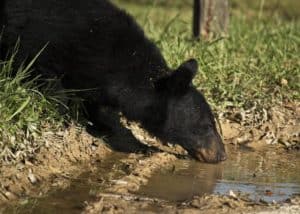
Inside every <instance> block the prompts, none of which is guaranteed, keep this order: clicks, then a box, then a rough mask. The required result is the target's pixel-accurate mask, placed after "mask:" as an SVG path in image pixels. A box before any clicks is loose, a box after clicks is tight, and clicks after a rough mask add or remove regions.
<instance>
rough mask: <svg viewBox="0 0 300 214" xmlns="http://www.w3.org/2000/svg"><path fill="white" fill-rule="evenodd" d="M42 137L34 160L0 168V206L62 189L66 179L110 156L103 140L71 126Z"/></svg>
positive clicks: (66, 182) (67, 180) (65, 184)
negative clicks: (44, 140)
mask: <svg viewBox="0 0 300 214" xmlns="http://www.w3.org/2000/svg"><path fill="white" fill-rule="evenodd" d="M44 137H45V139H46V142H47V145H46V146H45V147H42V148H41V150H40V152H39V153H38V154H37V155H36V157H35V158H34V159H32V160H27V161H25V162H23V163H18V164H16V165H7V166H5V165H4V166H1V167H0V204H1V203H5V202H10V201H12V200H15V199H18V198H24V197H28V196H30V197H33V196H42V195H44V194H45V193H47V192H48V191H49V190H50V189H52V188H65V187H66V186H68V185H69V180H70V178H74V177H77V176H78V175H79V174H80V173H82V171H85V170H86V169H89V168H92V163H93V162H96V161H102V160H103V159H105V158H106V157H107V155H108V154H110V153H111V150H110V149H109V148H108V147H107V146H106V145H105V144H104V143H103V140H101V139H98V138H94V137H92V136H91V135H89V134H88V133H87V132H86V131H85V130H84V129H83V128H80V127H77V126H75V125H72V126H71V127H69V128H68V129H66V130H64V131H61V132H58V133H50V132H49V133H44Z"/></svg>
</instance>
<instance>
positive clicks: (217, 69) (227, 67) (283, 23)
mask: <svg viewBox="0 0 300 214" xmlns="http://www.w3.org/2000/svg"><path fill="white" fill-rule="evenodd" d="M117 2H118V4H119V5H121V6H123V7H125V8H126V9H127V10H129V11H130V13H131V14H133V15H134V16H135V17H136V18H137V20H138V22H139V23H140V24H141V25H143V26H144V28H145V31H146V34H147V35H148V36H149V37H150V38H151V39H153V40H154V41H155V42H156V43H157V44H158V46H159V47H160V49H161V50H162V51H163V54H164V56H165V57H166V60H167V62H169V63H170V66H171V67H176V66H178V65H179V64H180V63H181V62H183V61H184V60H186V59H187V58H190V57H194V58H196V59H197V60H198V62H199V64H200V70H199V72H198V75H197V77H196V79H195V81H194V84H195V85H196V86H197V87H198V88H199V89H200V90H202V91H203V92H204V94H205V95H206V97H207V98H208V99H209V101H210V103H211V104H212V105H213V106H214V107H215V108H217V109H219V110H221V109H223V108H225V107H227V106H235V107H245V108H249V107H250V106H252V105H254V104H255V103H260V104H261V105H263V106H265V107H267V106H269V105H273V104H274V103H276V102H281V101H283V100H299V99H300V95H299V93H300V69H299V68H300V61H299V53H300V51H299V46H300V22H299V20H297V19H296V17H295V18H294V19H291V17H293V14H288V15H287V14H285V12H284V11H287V8H289V6H290V7H293V5H294V4H295V3H294V2H293V1H287V2H290V4H288V3H287V2H285V3H284V4H283V3H281V2H277V6H276V8H277V9H276V10H275V9H274V8H273V7H272V6H274V5H273V4H272V2H275V0H274V1H263V0H261V1H253V2H252V1H251V2H252V3H251V2H250V1H249V2H247V3H245V2H240V1H233V2H231V3H232V5H233V6H232V10H231V13H232V14H233V15H232V16H231V18H230V19H231V20H230V27H229V33H228V37H224V38H212V39H210V40H203V39H202V40H201V41H194V40H192V38H191V24H192V21H191V17H192V8H191V7H190V5H188V4H187V5H186V6H184V5H182V7H181V8H176V7H168V6H165V5H162V4H158V5H155V4H152V5H142V4H128V3H127V2H128V1H126V0H123V1H121V0H119V1H117ZM124 2H126V4H124ZM175 2H177V1H175ZM278 5H279V6H278ZM274 7H275V6H274ZM245 8H247V13H246V12H245ZM270 8H272V9H274V10H272V11H270V10H271V9H270ZM271 12H272V16H271V15H270V14H271Z"/></svg>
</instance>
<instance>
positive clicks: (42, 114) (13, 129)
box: [0, 44, 62, 164]
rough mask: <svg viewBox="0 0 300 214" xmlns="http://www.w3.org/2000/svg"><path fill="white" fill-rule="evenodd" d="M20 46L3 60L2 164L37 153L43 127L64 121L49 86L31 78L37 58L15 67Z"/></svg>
mask: <svg viewBox="0 0 300 214" xmlns="http://www.w3.org/2000/svg"><path fill="white" fill-rule="evenodd" d="M17 49H18V44H17V45H16V47H15V48H14V50H13V51H12V52H13V54H12V55H11V56H10V57H9V58H8V59H7V60H6V61H0V164H1V163H10V162H14V161H16V160H24V159H26V158H30V157H32V156H34V154H35V152H36V151H37V150H38V149H39V148H40V147H41V146H43V143H42V142H41V141H39V136H40V134H41V131H42V129H43V126H46V125H50V124H52V125H53V126H52V128H53V127H54V124H56V126H58V125H59V124H60V123H61V122H62V119H60V118H62V117H61V116H59V114H58V111H57V105H58V102H57V100H56V98H55V96H53V97H51V96H50V94H48V92H50V91H47V90H46V89H50V88H49V87H46V85H44V87H42V86H41V85H39V83H38V81H37V80H38V78H39V77H35V78H32V77H30V74H31V72H32V70H31V66H32V63H34V61H35V60H36V58H34V59H33V60H32V61H31V62H30V63H29V64H28V65H27V66H26V67H24V66H20V67H19V68H15V67H14V59H15V55H16V53H17ZM38 56H39V53H38V54H37V55H36V57H38ZM41 88H43V89H44V90H43V91H41Z"/></svg>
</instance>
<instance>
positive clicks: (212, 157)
mask: <svg viewBox="0 0 300 214" xmlns="http://www.w3.org/2000/svg"><path fill="white" fill-rule="evenodd" d="M193 156H194V157H195V158H196V159H197V160H199V161H201V162H206V163H219V162H222V161H225V160H226V159H227V156H226V153H225V151H215V150H214V149H210V148H198V149H196V150H195V151H194V154H193Z"/></svg>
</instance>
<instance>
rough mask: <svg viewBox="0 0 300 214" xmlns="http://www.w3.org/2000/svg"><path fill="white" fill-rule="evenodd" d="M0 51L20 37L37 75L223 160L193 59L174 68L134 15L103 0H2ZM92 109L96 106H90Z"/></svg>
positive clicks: (197, 153) (203, 156) (200, 155)
mask: <svg viewBox="0 0 300 214" xmlns="http://www.w3.org/2000/svg"><path fill="white" fill-rule="evenodd" d="M0 6H1V8H0V13H1V14H0V19H1V20H0V26H1V27H3V35H2V46H1V47H2V52H3V50H4V48H5V47H11V46H13V45H14V44H15V43H16V41H17V40H18V38H19V39H20V48H19V52H18V55H17V58H16V62H19V63H20V62H21V61H22V60H24V59H26V58H30V57H33V56H35V55H36V54H37V53H38V52H39V51H40V50H41V49H42V48H43V47H44V46H45V44H47V46H46V48H45V50H44V51H43V52H42V54H41V55H40V57H39V58H38V60H37V61H36V63H35V65H34V66H35V69H36V70H37V71H38V72H39V73H40V74H42V75H49V74H50V75H51V74H55V75H56V76H61V77H62V84H63V87H65V88H68V89H70V88H72V89H93V90H82V92H79V93H78V96H81V97H82V98H84V99H85V100H87V101H88V102H89V103H91V104H92V106H93V107H94V108H93V109H92V110H91V111H94V112H97V108H100V107H101V106H108V107H109V108H114V109H117V110H118V111H120V112H122V113H123V114H124V115H125V116H126V117H127V118H128V119H130V120H133V121H138V122H140V123H141V124H142V125H143V127H144V128H145V129H146V130H148V131H149V132H150V133H152V134H153V135H155V136H157V137H159V138H160V139H162V140H163V141H167V142H169V143H174V144H180V145H181V146H183V147H184V148H185V149H186V150H187V151H188V152H189V154H190V155H192V156H193V157H195V158H196V159H198V160H202V161H205V162H219V161H223V160H225V159H226V154H225V149H224V145H223V142H222V139H221V137H220V135H219V134H218V132H217V129H216V125H215V120H214V116H213V114H212V111H211V109H210V107H209V105H208V103H207V102H206V100H205V98H204V97H203V95H202V94H201V93H200V92H199V91H197V90H196V89H195V87H193V86H192V79H193V77H194V76H195V74H196V72H197V69H198V65H197V62H196V61H195V60H194V59H191V60H188V61H186V62H184V63H183V64H181V65H180V66H179V67H178V68H177V69H175V70H171V69H170V68H168V66H167V65H166V62H165V60H164V58H163V56H162V55H161V53H160V51H159V50H158V48H157V47H156V46H155V44H153V43H152V42H151V41H150V40H149V39H147V38H146V37H145V35H144V32H143V30H142V29H141V28H140V27H139V26H138V25H137V23H136V22H135V21H134V19H133V18H132V17H131V16H130V15H128V14H127V13H126V12H124V11H123V10H121V9H119V8H117V7H116V6H115V5H113V4H112V3H111V2H110V1H108V0H86V1H81V0H43V1H41V0H2V3H1V4H0ZM90 113H91V114H93V112H90Z"/></svg>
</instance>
